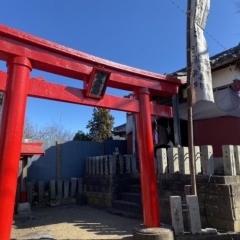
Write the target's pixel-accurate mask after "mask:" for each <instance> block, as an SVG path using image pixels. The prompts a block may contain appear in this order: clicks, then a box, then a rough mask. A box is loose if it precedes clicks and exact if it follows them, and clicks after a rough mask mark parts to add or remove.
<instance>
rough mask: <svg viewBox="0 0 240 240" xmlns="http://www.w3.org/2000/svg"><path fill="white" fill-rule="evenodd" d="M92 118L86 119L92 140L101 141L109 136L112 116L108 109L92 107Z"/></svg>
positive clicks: (112, 121) (112, 122)
mask: <svg viewBox="0 0 240 240" xmlns="http://www.w3.org/2000/svg"><path fill="white" fill-rule="evenodd" d="M92 116H93V117H92V119H91V120H90V121H88V124H87V128H89V135H90V137H91V138H92V140H93V141H96V142H102V141H104V140H105V139H110V138H111V136H112V135H111V130H112V128H113V124H114V117H113V116H112V115H111V114H110V111H109V110H108V109H103V108H94V109H93V115H92Z"/></svg>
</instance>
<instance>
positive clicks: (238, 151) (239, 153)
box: [233, 146, 240, 175]
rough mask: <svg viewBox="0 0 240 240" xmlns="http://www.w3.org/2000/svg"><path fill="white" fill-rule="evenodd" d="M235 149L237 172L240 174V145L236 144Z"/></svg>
mask: <svg viewBox="0 0 240 240" xmlns="http://www.w3.org/2000/svg"><path fill="white" fill-rule="evenodd" d="M233 149H234V157H235V166H236V174H237V175H240V146H234V147H233Z"/></svg>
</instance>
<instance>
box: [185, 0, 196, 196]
mask: <svg viewBox="0 0 240 240" xmlns="http://www.w3.org/2000/svg"><path fill="white" fill-rule="evenodd" d="M191 4H192V2H191V0H188V6H187V106H188V111H187V112H188V147H189V162H190V174H191V193H192V194H193V195H197V188H196V170H195V158H194V139H193V134H194V133H193V116H192V85H191V39H190V32H191V31H192V27H193V20H192V19H191V18H190V12H191Z"/></svg>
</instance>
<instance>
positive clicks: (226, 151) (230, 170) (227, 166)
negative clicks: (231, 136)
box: [222, 145, 236, 176]
mask: <svg viewBox="0 0 240 240" xmlns="http://www.w3.org/2000/svg"><path fill="white" fill-rule="evenodd" d="M222 151H223V170H224V175H225V176H234V175H236V165H235V156H234V149H233V145H224V146H222Z"/></svg>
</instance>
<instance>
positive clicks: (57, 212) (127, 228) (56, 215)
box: [11, 205, 142, 240]
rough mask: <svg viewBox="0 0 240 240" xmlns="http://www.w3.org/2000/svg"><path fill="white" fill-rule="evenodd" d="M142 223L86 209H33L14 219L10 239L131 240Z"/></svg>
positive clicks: (65, 207) (74, 206)
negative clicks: (28, 214)
mask: <svg viewBox="0 0 240 240" xmlns="http://www.w3.org/2000/svg"><path fill="white" fill-rule="evenodd" d="M141 223H142V221H141V220H137V219H132V218H127V217H123V216H117V215H112V214H110V213H108V212H107V211H103V210H98V209H95V208H91V207H90V206H88V205H84V206H78V205H65V206H57V207H46V208H33V209H32V213H31V215H30V217H28V216H22V215H17V216H16V217H15V220H14V222H13V225H12V235H11V238H12V239H18V240H20V239H49V238H52V239H125V240H127V239H132V234H133V233H132V230H133V228H134V227H136V226H139V224H141Z"/></svg>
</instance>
